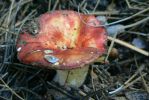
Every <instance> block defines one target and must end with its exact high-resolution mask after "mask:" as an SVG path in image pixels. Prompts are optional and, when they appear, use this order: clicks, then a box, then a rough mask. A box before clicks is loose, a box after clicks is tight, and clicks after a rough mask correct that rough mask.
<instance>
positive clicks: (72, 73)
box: [54, 65, 89, 88]
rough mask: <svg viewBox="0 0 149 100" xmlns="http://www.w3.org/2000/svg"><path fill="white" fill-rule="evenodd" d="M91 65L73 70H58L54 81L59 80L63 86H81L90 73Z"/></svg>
mask: <svg viewBox="0 0 149 100" xmlns="http://www.w3.org/2000/svg"><path fill="white" fill-rule="evenodd" d="M88 69H89V66H88V65H85V66H83V67H81V68H77V69H71V70H57V74H56V76H55V77H54V81H55V82H58V83H59V84H60V85H61V86H68V87H75V88H78V87H80V86H81V85H82V84H83V82H84V81H85V78H86V76H87V73H88Z"/></svg>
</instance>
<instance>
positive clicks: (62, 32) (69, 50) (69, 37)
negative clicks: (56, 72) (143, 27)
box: [17, 10, 107, 69]
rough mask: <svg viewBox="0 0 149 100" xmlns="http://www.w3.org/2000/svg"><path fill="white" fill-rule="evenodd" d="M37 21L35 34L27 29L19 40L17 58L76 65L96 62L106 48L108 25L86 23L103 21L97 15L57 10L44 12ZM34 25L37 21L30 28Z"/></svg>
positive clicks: (33, 62)
mask: <svg viewBox="0 0 149 100" xmlns="http://www.w3.org/2000/svg"><path fill="white" fill-rule="evenodd" d="M81 20H84V21H85V22H86V24H85V23H83V22H82V21H81ZM31 24H32V23H31ZM34 24H35V25H36V26H38V30H34V31H35V32H36V34H32V32H30V31H26V30H24V31H23V32H22V33H20V35H19V38H18V41H17V52H18V59H19V60H20V61H21V62H23V63H25V64H31V65H35V66H40V67H45V68H53V69H73V68H79V67H83V65H85V64H89V63H91V62H93V61H94V60H95V59H97V58H98V57H99V56H101V55H102V54H103V53H104V52H105V42H106V39H107V36H106V30H105V28H104V27H98V28H97V27H91V26H89V25H87V24H90V25H95V26H96V25H100V22H99V21H98V20H97V19H96V18H95V17H94V16H91V15H84V14H78V13H77V12H75V11H66V10H64V11H54V12H51V13H45V14H43V15H41V16H40V17H39V18H37V21H36V22H35V23H34ZM31 27H34V25H30V27H27V28H31Z"/></svg>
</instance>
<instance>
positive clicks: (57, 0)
mask: <svg viewBox="0 0 149 100" xmlns="http://www.w3.org/2000/svg"><path fill="white" fill-rule="evenodd" d="M58 3H59V0H56V2H55V4H54V7H53V9H52V11H54V10H55V9H56V7H57V5H58Z"/></svg>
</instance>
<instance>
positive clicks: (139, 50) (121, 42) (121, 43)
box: [108, 36, 149, 56]
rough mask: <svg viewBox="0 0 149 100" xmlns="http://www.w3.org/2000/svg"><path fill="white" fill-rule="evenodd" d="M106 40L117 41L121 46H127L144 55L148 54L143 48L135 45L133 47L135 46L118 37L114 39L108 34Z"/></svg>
mask: <svg viewBox="0 0 149 100" xmlns="http://www.w3.org/2000/svg"><path fill="white" fill-rule="evenodd" d="M108 40H110V41H114V42H115V43H118V44H120V45H122V46H125V47H128V48H130V49H132V50H134V51H137V52H139V53H141V54H143V55H145V56H149V52H148V51H145V50H143V49H140V48H137V47H135V46H133V45H131V44H129V43H127V42H125V41H122V40H119V39H114V38H112V37H110V36H108Z"/></svg>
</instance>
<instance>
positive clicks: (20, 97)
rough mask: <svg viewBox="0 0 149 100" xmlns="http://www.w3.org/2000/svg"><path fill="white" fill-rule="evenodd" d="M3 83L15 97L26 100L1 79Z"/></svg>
mask: <svg viewBox="0 0 149 100" xmlns="http://www.w3.org/2000/svg"><path fill="white" fill-rule="evenodd" d="M0 80H1V82H2V83H3V84H4V85H5V87H6V88H8V89H9V90H10V91H11V92H12V93H13V94H14V95H16V96H17V97H18V98H19V99H20V100H24V99H23V98H22V97H21V96H19V95H18V94H17V93H16V92H15V91H14V90H13V89H11V88H10V87H9V86H8V85H7V84H6V83H5V82H4V80H3V79H2V78H1V77H0Z"/></svg>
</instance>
